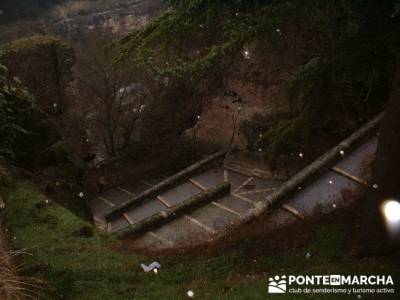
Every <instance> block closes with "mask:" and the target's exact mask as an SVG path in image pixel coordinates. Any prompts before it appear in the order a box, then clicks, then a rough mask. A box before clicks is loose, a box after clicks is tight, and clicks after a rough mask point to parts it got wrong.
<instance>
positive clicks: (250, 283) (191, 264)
mask: <svg viewBox="0 0 400 300" xmlns="http://www.w3.org/2000/svg"><path fill="white" fill-rule="evenodd" d="M3 196H4V199H5V201H6V203H7V208H6V209H7V218H8V233H9V237H10V243H11V244H12V247H13V248H14V249H22V248H25V249H27V251H28V252H29V253H31V254H32V256H23V257H20V260H21V262H22V263H24V264H25V265H26V270H25V274H24V275H29V276H34V277H36V278H41V279H43V280H45V281H46V282H47V285H46V287H45V294H46V295H44V296H43V298H44V299H83V300H86V299H167V300H168V299H171V300H172V299H174V300H175V299H188V297H187V296H186V293H187V291H188V290H193V291H194V293H195V298H196V299H229V300H231V299H268V298H269V297H271V298H277V299H343V298H346V297H345V296H342V295H316V296H314V297H313V296H310V295H308V296H307V295H295V294H286V295H282V296H280V295H279V296H277V295H271V296H270V295H268V293H267V279H268V276H272V275H276V274H298V275H302V274H352V273H355V274H366V273H367V274H368V273H375V274H385V273H387V274H391V275H392V276H393V277H394V280H395V283H396V282H398V279H399V278H400V276H399V275H400V274H399V273H400V271H399V269H398V267H397V265H396V262H395V261H394V260H393V259H391V258H378V259H367V260H354V259H353V258H351V257H350V256H349V255H348V254H346V251H344V249H345V246H346V241H347V240H348V236H347V235H348V232H349V230H345V226H346V224H343V222H333V223H329V222H328V223H323V224H321V226H319V227H318V228H316V229H315V232H314V233H313V239H312V242H311V243H310V244H308V245H306V246H303V247H301V248H300V249H293V250H287V251H283V252H282V253H281V254H276V255H275V254H274V255H271V254H262V253H261V254H259V255H258V256H257V257H251V255H250V254H249V253H250V252H251V251H250V250H251V248H252V247H257V243H258V242H260V239H256V238H251V239H248V240H246V242H245V243H242V244H238V245H237V247H236V248H235V250H232V251H230V252H229V253H226V254H225V255H218V256H212V257H206V256H203V255H200V256H199V255H193V254H192V255H190V254H186V255H179V256H177V255H171V256H168V257H167V256H161V257H159V258H154V257H151V258H150V257H145V256H142V255H137V254H133V253H128V252H121V251H116V250H113V248H112V247H111V246H112V245H113V243H114V241H115V240H114V239H113V238H110V237H106V236H103V235H101V234H98V233H96V232H95V233H94V235H93V236H92V237H89V238H85V237H82V236H80V234H79V231H80V230H81V229H82V228H83V227H85V226H88V224H87V223H86V222H84V221H83V220H81V219H79V218H78V217H77V216H76V215H74V214H73V213H71V212H69V211H68V210H67V209H65V208H63V207H62V206H60V205H58V204H56V203H53V204H51V205H48V206H45V207H43V208H40V209H38V208H37V207H36V204H37V203H38V202H41V201H43V200H45V199H46V198H45V196H44V195H43V194H41V193H40V192H39V191H38V189H37V188H35V187H34V186H33V185H32V184H31V183H29V182H18V183H17V185H16V187H14V188H12V189H8V190H5V191H4V192H3ZM307 252H310V253H311V258H309V259H307V258H306V257H305V255H306V253H307ZM153 260H158V261H160V263H161V264H162V269H161V270H160V272H159V274H158V275H155V274H153V273H150V274H147V273H144V272H143V271H142V270H141V268H140V265H139V264H140V263H141V262H147V263H148V262H151V261H153ZM395 297H396V296H393V298H395ZM349 298H350V299H351V298H352V299H354V298H356V296H355V295H351V296H349ZM387 298H390V297H386V296H385V299H387ZM363 299H368V297H367V296H363Z"/></svg>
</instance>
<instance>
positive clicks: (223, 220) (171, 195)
mask: <svg viewBox="0 0 400 300" xmlns="http://www.w3.org/2000/svg"><path fill="white" fill-rule="evenodd" d="M376 145H377V138H376V137H372V138H370V139H368V141H366V142H364V143H362V144H361V145H360V146H358V147H356V148H355V149H354V150H353V151H351V152H350V153H343V156H342V159H340V160H339V161H338V162H337V163H336V164H335V165H334V166H333V167H332V168H330V169H329V170H326V171H324V172H323V173H322V174H320V175H319V176H318V177H317V178H315V179H314V180H313V181H312V182H311V183H309V184H308V185H306V186H299V187H298V190H297V192H296V193H294V194H293V195H292V196H290V198H289V199H287V201H284V204H283V205H282V206H281V207H279V208H277V209H275V210H274V211H273V212H272V213H271V215H270V219H271V222H273V223H274V224H276V225H277V226H278V225H280V224H282V223H287V222H290V221H293V220H296V219H299V218H300V219H303V218H306V217H308V216H311V215H312V214H313V213H314V212H315V211H316V210H322V211H323V212H329V211H331V210H333V209H336V208H338V207H340V206H343V205H347V204H349V202H350V201H351V200H352V199H354V198H355V197H354V196H355V195H356V194H357V193H359V192H360V191H362V190H363V189H365V188H367V187H368V186H370V187H371V186H372V184H368V181H369V178H368V177H365V176H366V175H365V174H368V166H369V165H370V162H371V161H372V158H373V156H374V153H375V150H376ZM246 173H247V172H246ZM256 174H257V173H256ZM164 178H165V177H163V176H160V177H159V178H152V179H151V180H143V181H137V182H132V183H129V184H125V185H123V186H118V187H116V188H114V189H111V190H108V191H105V192H103V193H101V194H99V195H98V196H97V197H96V198H94V199H91V200H90V201H89V207H90V209H91V211H92V213H93V218H94V220H95V223H96V225H97V226H98V227H99V228H101V229H102V230H105V231H107V232H108V233H110V234H111V233H118V232H119V231H121V230H123V229H125V228H126V227H129V226H131V225H133V224H135V223H137V222H140V221H141V220H144V219H145V218H147V217H149V216H152V215H154V214H156V213H159V212H160V211H163V210H165V209H167V208H170V207H174V206H175V205H177V204H180V203H182V202H183V201H186V200H187V199H189V198H190V197H191V196H193V195H196V194H198V193H201V192H203V191H205V190H207V189H209V188H213V187H216V186H217V185H218V184H220V183H222V182H229V183H230V184H231V191H230V193H229V194H228V195H226V196H223V197H221V198H219V199H216V200H214V201H212V202H210V203H208V204H206V205H204V206H202V207H200V208H197V209H196V210H194V211H192V212H191V213H188V214H184V215H183V216H180V217H177V218H176V219H175V220H173V221H171V222H169V223H167V224H164V225H163V226H161V227H157V228H155V229H153V230H151V231H148V232H146V233H145V234H143V235H141V236H139V237H138V238H137V243H138V245H140V246H142V247H151V248H153V249H166V248H171V247H185V246H193V245H195V244H197V243H201V242H204V241H209V240H211V239H214V238H216V237H217V236H220V235H223V234H226V233H227V232H228V231H229V230H232V229H234V228H235V226H238V225H240V224H241V221H242V216H243V215H244V214H245V213H246V212H247V211H248V210H249V209H252V208H254V204H255V203H256V202H258V201H263V200H264V199H265V196H266V195H268V194H269V193H271V192H272V191H274V189H276V188H277V187H278V186H279V185H280V184H281V183H282V182H280V181H277V180H273V179H265V178H260V177H257V176H251V175H249V174H247V175H246V174H242V173H240V172H239V171H238V170H237V169H236V170H233V169H230V168H229V166H224V167H222V168H217V169H212V170H207V171H203V172H201V173H198V174H196V175H193V176H191V177H190V178H188V179H187V180H185V181H182V182H180V183H179V184H177V185H176V186H175V187H173V188H170V189H168V190H167V191H165V192H163V193H161V194H159V195H157V196H155V197H153V198H151V199H146V200H145V201H144V202H143V203H142V204H141V205H139V206H137V207H134V208H130V209H127V210H126V211H125V212H124V213H123V214H122V215H121V216H120V217H119V218H117V219H115V220H113V221H111V222H110V223H107V222H106V221H105V215H106V214H107V213H109V212H110V211H111V210H112V209H113V207H115V206H116V205H118V204H120V203H122V202H124V201H126V200H127V199H130V198H132V197H133V196H134V195H138V194H140V193H141V192H143V191H144V190H146V189H148V188H150V187H152V186H154V185H155V184H156V183H158V182H159V181H161V180H163V179H164Z"/></svg>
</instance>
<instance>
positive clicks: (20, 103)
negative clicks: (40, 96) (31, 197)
mask: <svg viewBox="0 0 400 300" xmlns="http://www.w3.org/2000/svg"><path fill="white" fill-rule="evenodd" d="M0 136H1V139H0V157H3V158H5V159H8V160H11V161H13V162H15V163H17V164H19V165H22V166H29V167H33V166H35V165H36V163H37V162H36V161H35V160H33V159H32V158H34V157H37V155H38V154H39V153H40V152H41V151H43V149H45V148H46V147H48V146H49V145H51V144H53V143H54V142H55V141H56V140H58V139H59V135H58V133H57V130H56V129H55V127H54V126H52V125H51V122H50V121H49V120H48V118H47V117H46V115H45V114H44V113H43V112H42V111H41V110H40V108H39V107H38V106H37V105H36V102H35V99H34V98H33V97H32V96H31V95H30V94H29V92H28V91H27V90H26V89H25V88H24V87H23V86H22V84H21V82H20V81H19V80H18V79H17V78H10V76H9V74H8V70H7V68H6V67H4V66H2V65H0Z"/></svg>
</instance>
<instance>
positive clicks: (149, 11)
mask: <svg viewBox="0 0 400 300" xmlns="http://www.w3.org/2000/svg"><path fill="white" fill-rule="evenodd" d="M42 6H43V7H40V9H39V8H37V11H36V13H34V14H32V15H31V16H30V15H27V14H22V13H20V14H18V13H17V12H13V11H9V12H7V11H0V24H1V22H2V21H5V20H6V17H8V19H7V20H8V22H3V23H4V24H2V25H1V27H2V33H1V35H0V42H8V41H10V40H12V39H15V38H17V37H25V36H30V35H44V34H46V35H57V36H59V37H61V38H65V39H73V40H74V39H76V40H78V39H81V38H84V37H85V36H87V35H89V34H91V33H94V34H95V33H97V32H99V30H107V31H108V32H112V33H113V34H115V35H124V34H126V33H128V32H131V31H132V30H135V29H137V28H139V27H141V26H143V25H144V24H147V23H148V21H149V20H151V19H152V18H153V17H155V16H157V15H158V14H159V13H160V12H161V10H162V7H163V5H162V1H161V0H115V1H114V0H113V1H111V0H68V1H60V4H54V3H53V4H51V5H50V4H48V6H46V5H44V4H43V5H42ZM13 14H14V15H15V17H12V15H13Z"/></svg>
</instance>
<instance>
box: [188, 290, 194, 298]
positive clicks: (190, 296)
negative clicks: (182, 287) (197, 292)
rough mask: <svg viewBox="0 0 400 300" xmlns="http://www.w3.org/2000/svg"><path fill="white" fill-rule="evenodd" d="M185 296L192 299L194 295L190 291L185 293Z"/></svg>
mask: <svg viewBox="0 0 400 300" xmlns="http://www.w3.org/2000/svg"><path fill="white" fill-rule="evenodd" d="M187 295H188V297H189V298H193V297H194V293H193V291H191V290H190V291H188V292H187Z"/></svg>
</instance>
